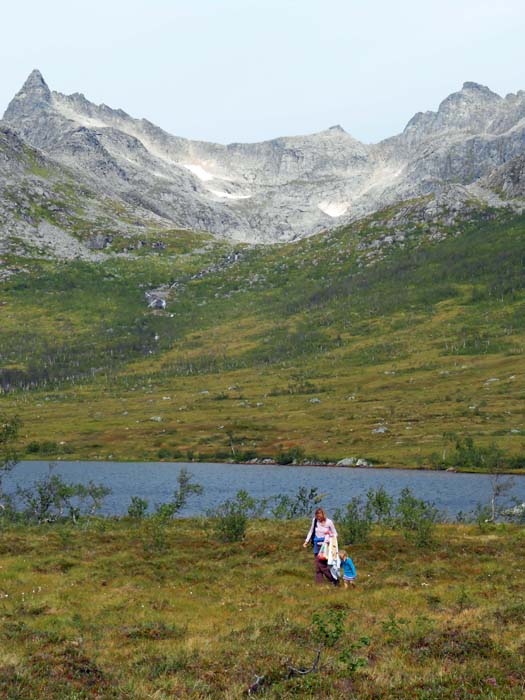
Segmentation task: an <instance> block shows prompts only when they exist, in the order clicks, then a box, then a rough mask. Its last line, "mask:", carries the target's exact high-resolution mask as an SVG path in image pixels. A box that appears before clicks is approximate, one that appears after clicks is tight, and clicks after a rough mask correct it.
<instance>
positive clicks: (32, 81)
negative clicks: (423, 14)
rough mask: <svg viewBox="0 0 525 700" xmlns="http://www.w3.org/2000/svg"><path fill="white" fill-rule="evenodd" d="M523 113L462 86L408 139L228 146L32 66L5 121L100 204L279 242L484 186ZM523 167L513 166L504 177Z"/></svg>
mask: <svg viewBox="0 0 525 700" xmlns="http://www.w3.org/2000/svg"><path fill="white" fill-rule="evenodd" d="M524 114H525V92H521V93H517V94H516V95H513V96H511V97H509V98H505V99H504V98H502V97H500V96H499V95H497V94H496V93H494V92H492V91H491V90H490V89H489V88H488V87H486V86H484V85H480V84H478V83H473V82H466V83H464V84H463V87H462V88H461V89H460V90H458V91H456V92H454V93H452V94H451V95H449V96H448V97H446V98H445V99H444V100H443V101H442V102H441V104H440V105H439V107H438V109H437V110H436V111H432V112H431V111H428V112H424V113H422V112H420V113H418V114H416V116H415V117H414V118H413V119H411V120H410V122H409V124H408V125H407V127H406V129H405V130H404V132H403V133H402V134H399V135H398V136H393V137H391V138H390V139H386V140H385V141H383V142H380V143H377V144H364V143H361V142H360V141H358V140H357V139H355V138H353V137H352V136H351V135H350V134H349V133H348V132H346V131H345V130H344V129H343V128H342V127H341V126H340V125H338V124H336V125H334V126H332V127H330V128H328V129H325V130H323V131H320V132H319V133H316V134H307V135H304V136H289V137H281V138H276V139H272V140H270V141H264V142H262V143H253V144H242V143H232V144H229V145H226V146H225V145H221V144H213V143H205V142H202V141H190V140H188V139H184V138H181V137H178V136H173V135H171V134H169V133H167V132H165V131H163V130H162V129H161V128H159V127H156V126H155V125H154V124H152V123H151V122H148V121H146V120H143V119H135V118H133V117H131V116H130V115H128V114H126V112H124V111H122V110H120V109H112V108H110V107H108V106H106V105H104V104H102V105H96V104H94V103H92V102H90V101H89V100H88V99H87V98H86V97H84V96H83V95H82V94H81V93H74V94H72V95H64V94H61V93H60V92H57V91H53V92H51V91H50V89H49V87H48V86H47V84H46V81H45V80H44V77H43V76H42V73H41V72H40V71H39V70H33V71H32V72H31V74H30V75H29V76H28V78H27V80H26V81H25V83H24V85H23V86H22V88H21V89H20V91H19V92H18V93H17V95H16V96H15V97H14V98H13V100H12V101H11V104H10V105H9V107H8V108H7V111H6V113H5V115H4V119H5V121H6V124H8V125H10V126H11V127H12V128H13V129H15V130H16V132H17V134H18V135H19V136H20V137H21V138H22V139H23V140H25V141H26V142H27V143H28V144H29V145H31V146H32V147H33V148H35V149H39V150H41V151H42V152H43V155H44V156H45V157H50V158H52V159H53V160H54V161H56V162H57V163H60V164H62V165H64V166H66V167H67V168H69V169H70V170H71V171H74V172H75V173H76V176H77V177H78V178H79V179H80V180H82V181H85V182H86V183H87V184H88V185H89V187H90V188H92V189H94V190H95V191H97V192H98V193H100V194H101V195H102V196H104V197H106V196H110V197H113V198H117V199H119V200H122V201H123V202H126V203H127V204H131V205H132V206H137V202H139V203H140V207H141V208H142V209H143V211H144V212H147V215H148V216H155V217H161V218H162V219H163V220H165V221H169V222H170V225H172V224H175V225H176V226H177V227H182V228H188V229H195V230H206V231H210V232H211V233H213V234H216V235H218V236H226V237H231V238H235V239H236V240H244V241H248V242H265V243H266V242H268V243H271V242H277V241H284V240H297V239H299V238H304V237H306V236H310V235H312V234H314V233H318V232H319V231H322V230H325V229H327V228H334V227H336V226H340V225H343V224H346V223H348V222H349V221H352V220H355V219H359V218H362V217H364V216H368V215H369V214H371V213H373V212H376V211H379V210H380V209H383V208H385V207H389V206H392V205H394V204H396V203H398V202H401V201H404V200H407V199H412V198H415V197H420V196H428V195H429V194H433V193H437V195H439V193H440V192H441V190H442V189H443V187H447V186H448V185H449V184H451V183H453V184H454V185H460V186H464V187H467V186H470V185H473V184H474V185H476V183H478V182H481V180H482V179H483V178H484V177H486V176H487V175H489V174H490V173H491V172H492V171H493V170H494V168H496V167H499V166H504V165H505V164H506V163H507V162H508V161H511V160H513V159H514V158H516V157H518V156H522V155H523V144H524V143H525V122H524V120H523V115H524ZM517 167H518V166H516V168H517ZM516 168H513V169H512V170H509V172H508V173H507V171H505V178H506V180H505V181H507V180H509V179H510V178H512V177H514V173H515V170H516ZM518 170H519V169H518ZM516 172H518V171H516ZM519 173H521V170H519ZM518 189H519V188H518ZM477 191H478V190H476V192H477ZM509 191H512V192H514V191H516V188H511V189H509ZM519 191H521V189H520V190H519ZM455 192H456V194H457V190H455ZM455 196H456V195H455ZM476 196H477V195H476ZM457 197H458V198H459V200H458V201H460V204H461V202H463V199H464V197H463V195H457ZM461 197H463V199H461Z"/></svg>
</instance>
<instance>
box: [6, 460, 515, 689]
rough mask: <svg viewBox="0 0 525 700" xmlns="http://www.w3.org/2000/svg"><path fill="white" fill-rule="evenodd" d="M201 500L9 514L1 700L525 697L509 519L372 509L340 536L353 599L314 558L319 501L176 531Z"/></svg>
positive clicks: (181, 486)
mask: <svg viewBox="0 0 525 700" xmlns="http://www.w3.org/2000/svg"><path fill="white" fill-rule="evenodd" d="M55 486H56V485H55V484H53V483H52V481H51V480H48V481H47V482H45V483H44V484H38V485H36V486H35V490H36V491H37V492H38V493H40V494H42V493H43V494H45V493H46V490H47V492H48V493H49V494H55V493H56V488H55ZM73 486H74V485H69V487H73ZM199 491H200V489H199V486H198V484H196V483H195V482H194V481H193V478H192V475H191V473H189V472H187V471H185V470H181V471H180V473H179V480H178V488H177V490H176V491H175V493H174V494H173V497H172V499H170V501H169V502H168V503H166V504H157V505H156V508H155V509H154V510H151V511H150V510H148V504H147V503H146V502H145V501H142V500H141V499H139V498H135V499H133V500H132V503H131V505H130V511H129V513H128V515H127V516H125V517H121V518H103V517H100V516H99V515H96V514H95V513H94V512H93V511H92V510H90V511H87V512H84V513H82V514H78V513H72V511H71V510H70V509H68V508H63V509H62V510H61V511H60V512H57V511H54V513H53V515H52V516H51V515H49V513H48V516H49V517H47V518H38V517H37V516H36V513H35V511H34V509H33V508H32V507H31V506H30V504H29V503H28V501H27V499H25V500H24V499H21V500H19V501H18V502H17V503H18V507H17V505H16V503H13V504H12V506H13V507H12V508H11V509H10V510H6V509H4V510H3V511H2V517H1V520H0V523H1V533H0V534H1V536H0V566H1V568H0V645H1V647H2V658H1V661H0V671H1V672H0V691H1V696H2V698H5V699H6V700H22V698H24V699H25V698H46V699H47V700H79V699H81V700H82V699H85V700H88V698H89V699H92V698H100V699H101V700H102V699H104V700H105V699H111V698H115V700H117V698H118V699H119V700H121V699H122V698H128V699H129V700H142V699H143V698H145V697H155V698H159V700H163V699H166V700H167V699H168V698H173V697H184V698H188V699H189V700H192V699H195V700H197V699H200V700H205V699H206V700H208V699H211V700H213V699H214V698H216V699H217V700H219V699H221V700H222V699H223V698H231V699H232V700H233V699H235V698H243V697H250V696H257V697H262V698H269V699H270V698H273V699H274V700H277V699H278V698H279V699H280V698H311V699H312V700H313V699H314V698H319V697H323V698H327V700H329V699H334V700H342V699H343V698H344V699H345V700H347V699H348V698H360V699H364V700H379V699H380V698H397V699H398V700H405V699H406V698H414V699H415V700H429V699H430V698H435V699H436V700H437V698H439V699H440V700H458V698H459V699H460V700H467V699H468V700H471V699H472V698H480V699H481V698H484V699H488V698H490V699H494V700H496V699H500V698H501V700H503V699H505V700H508V699H510V700H518V698H520V699H521V698H522V697H523V694H524V692H525V671H524V663H523V660H524V659H523V655H524V647H525V635H524V633H523V625H524V622H525V599H524V597H523V586H524V583H525V574H524V570H523V566H522V561H523V555H524V553H525V551H524V546H525V538H524V532H523V526H522V524H521V522H506V520H508V518H509V515H508V513H507V516H506V518H505V517H503V518H502V517H499V518H498V520H497V522H484V523H483V527H480V524H477V523H476V522H475V518H472V517H471V520H473V521H472V522H470V523H465V522H463V523H461V524H457V523H456V524H450V523H448V524H447V523H443V522H438V521H439V520H440V517H439V514H437V513H436V511H435V509H434V508H433V506H432V504H430V503H428V502H425V501H420V500H419V499H416V498H414V496H413V495H412V494H411V493H410V492H409V491H405V492H403V493H402V494H401V495H400V496H399V498H398V499H394V498H393V497H391V496H390V495H389V494H388V493H386V492H385V491H384V490H382V489H379V490H377V491H370V492H369V493H368V494H367V496H366V499H364V500H363V502H362V503H361V504H358V506H357V507H352V508H348V509H347V512H346V513H344V514H343V520H342V521H341V523H340V526H341V527H340V529H341V544H345V545H346V546H347V547H349V551H350V554H351V556H352V558H353V560H354V562H355V564H356V567H357V571H358V584H357V586H356V588H355V589H349V590H344V589H342V587H334V586H331V585H329V584H328V585H327V587H321V588H319V587H317V586H316V585H315V584H314V583H313V566H312V564H313V562H312V553H311V550H309V549H308V550H305V549H303V548H302V547H301V543H302V541H303V539H304V534H305V532H306V529H307V527H308V525H309V520H307V519H305V518H304V513H303V512H302V510H301V509H302V508H303V506H304V504H305V502H308V504H309V505H310V506H312V507H314V506H315V504H316V503H319V502H320V500H319V499H320V495H319V494H317V492H315V489H312V490H310V491H306V490H302V491H299V492H298V493H297V494H296V496H295V497H291V498H289V499H288V501H287V502H286V503H284V504H283V501H282V500H280V499H279V498H277V499H274V501H275V503H276V507H277V511H275V510H274V511H273V512H272V506H271V504H270V503H268V502H265V503H261V502H258V501H256V500H255V499H253V498H251V497H250V495H249V494H247V493H245V492H239V493H238V494H237V496H236V497H235V498H234V499H231V500H230V501H228V502H226V503H225V504H223V506H221V507H219V508H218V509H217V510H216V511H214V512H213V513H210V514H208V516H207V517H203V518H198V519H195V518H193V519H192V520H191V521H190V520H185V519H184V518H174V516H175V515H176V514H177V513H178V512H179V510H180V509H181V508H182V507H183V506H184V504H185V502H186V500H187V499H188V498H197V497H198V495H199ZM75 497H76V494H74V493H69V494H68V498H69V499H74V498H75ZM5 498H6V497H5V496H4V500H5ZM101 498H103V496H101ZM354 506H355V504H354ZM356 512H357V514H358V516H359V517H360V518H365V517H366V520H367V530H366V532H365V531H364V530H363V529H361V530H358V531H356V530H355V529H354V530H352V528H351V527H349V525H351V522H352V517H353V514H354V513H356ZM277 516H278V517H279V518H280V519H279V521H278V524H277V525H276V521H275V519H274V518H275V517H277ZM515 517H516V518H517V519H518V520H521V519H522V517H523V513H522V511H519V515H515ZM463 519H464V520H467V518H463ZM338 524H339V523H338ZM356 532H358V536H356ZM421 535H423V536H421Z"/></svg>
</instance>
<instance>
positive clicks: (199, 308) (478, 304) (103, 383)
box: [0, 208, 525, 471]
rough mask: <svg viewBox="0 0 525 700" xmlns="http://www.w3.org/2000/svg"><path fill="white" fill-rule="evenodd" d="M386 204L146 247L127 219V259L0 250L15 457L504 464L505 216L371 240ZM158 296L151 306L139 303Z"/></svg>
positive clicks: (518, 351)
mask: <svg viewBox="0 0 525 700" xmlns="http://www.w3.org/2000/svg"><path fill="white" fill-rule="evenodd" d="M395 213H396V210H395V208H394V209H393V210H392V211H391V212H381V213H378V214H377V215H374V216H372V217H370V218H369V219H367V220H365V221H362V222H358V223H356V224H353V225H351V226H349V227H347V228H343V229H340V230H337V231H332V232H329V233H326V234H320V235H318V236H315V237H313V238H310V239H307V240H303V241H300V242H298V243H294V244H287V245H276V246H272V247H262V246H259V247H257V246H255V247H246V246H242V245H237V246H235V247H233V245H232V244H231V243H228V242H225V241H216V240H213V239H211V238H210V237H207V236H206V235H204V234H193V233H189V232H183V231H174V232H172V233H171V234H170V233H169V232H166V231H163V232H162V237H163V238H162V240H163V241H164V242H165V243H166V245H165V247H164V248H162V249H157V248H155V249H153V248H151V246H149V243H148V241H155V240H156V239H157V238H158V236H159V235H160V234H159V232H157V231H153V230H152V231H146V230H145V231H144V234H143V238H144V246H143V247H142V248H141V249H140V254H136V255H134V257H131V256H129V255H124V256H122V255H121V256H116V257H107V258H106V259H105V260H104V261H99V262H96V263H95V262H86V261H73V262H71V261H70V262H67V263H59V262H56V261H53V260H51V259H44V258H35V259H28V258H18V259H17V258H13V257H12V256H11V257H9V256H8V257H7V258H6V260H5V261H4V264H5V265H8V266H9V267H10V269H12V270H14V269H17V270H18V272H16V273H15V274H12V275H11V276H9V277H8V278H7V279H6V280H4V281H3V283H2V297H1V299H2V302H1V305H0V367H1V369H0V386H1V388H2V392H3V393H2V395H1V396H0V400H1V402H2V410H4V411H7V412H8V413H10V414H11V415H14V414H19V415H22V416H23V417H24V429H23V430H22V431H20V434H19V440H18V442H17V449H18V451H19V452H20V453H21V454H22V455H23V456H24V457H25V458H30V459H39V458H42V457H44V458H51V459H64V458H66V459H67V458H71V459H78V458H91V459H94V458H99V459H107V458H109V459H117V460H124V459H139V460H157V459H168V460H182V461H191V460H192V459H195V460H210V461H221V460H223V461H226V460H233V461H249V460H251V459H255V458H259V459H264V458H272V459H279V460H280V461H282V462H285V463H286V462H288V463H290V462H296V463H297V462H303V461H321V462H322V461H337V460H339V459H341V458H344V457H363V458H366V459H368V460H369V461H371V462H373V463H374V464H376V465H382V466H397V467H399V466H402V467H429V468H437V469H442V468H455V469H469V470H473V471H486V470H488V469H489V464H494V463H495V462H497V463H498V464H499V465H500V466H503V468H504V469H505V470H511V469H512V470H517V471H521V470H523V464H524V463H523V455H524V450H523V440H524V436H525V426H524V425H523V411H522V403H523V398H524V396H525V359H524V357H525V356H524V347H525V304H524V303H523V302H524V285H525V274H524V270H525V258H524V252H523V251H524V250H525V246H524V234H525V218H524V217H523V216H517V215H511V214H509V213H506V212H496V213H495V212H488V214H490V216H489V215H488V214H487V212H485V211H481V212H480V213H479V215H475V214H472V216H471V218H470V219H469V220H467V221H465V222H463V223H461V225H460V226H459V225H458V230H456V229H454V230H453V229H450V230H449V229H447V227H446V225H445V224H443V225H442V226H441V227H440V232H439V233H440V235H439V236H438V238H440V240H433V239H432V236H429V235H428V231H427V230H426V229H425V227H424V226H419V225H415V226H413V227H412V228H411V229H410V231H408V232H407V235H406V236H405V239H404V242H403V244H402V246H401V245H394V244H392V245H386V244H381V245H379V246H375V242H376V241H381V240H383V239H385V240H386V238H388V233H389V231H390V229H389V217H392V216H395ZM438 228H439V227H438ZM459 234H461V235H459ZM78 235H79V236H80V237H81V236H82V235H84V233H82V232H80V231H79V232H78ZM112 245H113V244H112ZM115 245H116V244H115ZM118 250H119V249H118V248H115V251H114V252H116V253H118ZM111 251H112V248H111V247H110V248H109V249H108V252H111ZM370 251H372V252H373V253H374V256H373V257H372V258H370V257H369V252H370ZM233 253H235V254H233ZM370 254H371V253H370ZM160 287H163V288H164V291H165V292H166V296H167V300H168V303H167V307H166V309H164V310H163V309H150V308H148V305H147V303H146V300H145V296H144V294H145V292H146V291H148V290H152V289H158V288H160ZM452 433H455V434H456V435H457V436H458V437H457V439H456V440H454V439H450V437H449V436H450V435H451V434H452ZM473 446H474V447H475V449H473ZM491 450H492V451H491Z"/></svg>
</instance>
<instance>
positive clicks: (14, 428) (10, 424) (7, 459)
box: [0, 413, 20, 505]
mask: <svg viewBox="0 0 525 700" xmlns="http://www.w3.org/2000/svg"><path fill="white" fill-rule="evenodd" d="M19 430H20V419H19V418H18V416H14V417H12V418H9V417H8V416H7V415H5V414H3V413H0V499H1V498H2V496H3V485H2V480H3V477H4V475H5V474H7V473H8V472H10V471H11V470H12V469H13V467H15V465H16V464H17V462H18V455H17V453H16V450H15V442H16V439H17V437H18V432H19ZM0 505H1V504H0Z"/></svg>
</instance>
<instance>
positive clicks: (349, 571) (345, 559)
mask: <svg viewBox="0 0 525 700" xmlns="http://www.w3.org/2000/svg"><path fill="white" fill-rule="evenodd" d="M339 558H340V559H341V568H342V569H343V584H344V587H345V588H348V584H350V585H351V586H355V580H356V578H357V574H356V571H355V566H354V562H353V561H352V560H351V559H350V557H349V556H348V554H347V553H346V552H345V550H344V549H340V550H339Z"/></svg>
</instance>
